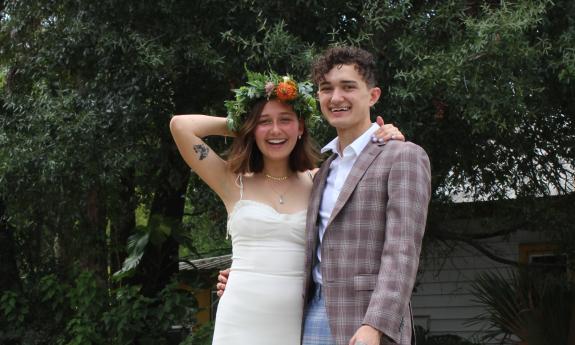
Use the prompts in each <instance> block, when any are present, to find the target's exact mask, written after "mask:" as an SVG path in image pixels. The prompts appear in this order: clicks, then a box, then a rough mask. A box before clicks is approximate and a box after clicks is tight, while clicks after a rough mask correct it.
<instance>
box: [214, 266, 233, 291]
mask: <svg viewBox="0 0 575 345" xmlns="http://www.w3.org/2000/svg"><path fill="white" fill-rule="evenodd" d="M229 275H230V269H229V268H226V269H225V270H223V271H220V274H219V275H218V283H217V284H216V289H217V290H218V292H217V294H218V297H222V295H223V294H224V291H225V290H226V284H227V283H228V276H229Z"/></svg>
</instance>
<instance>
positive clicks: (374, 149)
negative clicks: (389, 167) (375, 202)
mask: <svg viewBox="0 0 575 345" xmlns="http://www.w3.org/2000/svg"><path fill="white" fill-rule="evenodd" d="M381 146H382V144H372V143H368V144H367V146H366V147H365V149H364V150H363V151H362V152H361V153H360V154H359V157H357V160H356V161H355V163H354V164H353V167H352V168H351V171H350V172H349V175H348V176H347V178H346V180H345V182H344V183H343V186H342V188H341V192H340V193H339V196H338V198H337V201H336V202H335V206H334V207H333V211H332V212H331V216H330V218H329V221H328V222H327V226H326V229H327V228H328V227H329V225H330V224H331V222H332V221H333V220H334V219H335V217H336V216H337V214H338V213H339V211H341V209H342V208H343V206H344V205H345V203H346V202H347V200H348V199H349V197H350V196H351V193H352V192H353V190H354V189H355V187H356V186H357V184H358V183H359V180H361V178H362V177H363V175H364V174H365V172H366V171H367V168H369V166H370V165H371V163H372V162H373V160H374V159H375V157H377V155H378V154H379V153H380V152H381V150H382V149H383V147H381Z"/></svg>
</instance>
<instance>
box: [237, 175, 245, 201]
mask: <svg viewBox="0 0 575 345" xmlns="http://www.w3.org/2000/svg"><path fill="white" fill-rule="evenodd" d="M236 186H238V187H240V200H242V199H243V198H244V180H243V176H242V174H238V177H236Z"/></svg>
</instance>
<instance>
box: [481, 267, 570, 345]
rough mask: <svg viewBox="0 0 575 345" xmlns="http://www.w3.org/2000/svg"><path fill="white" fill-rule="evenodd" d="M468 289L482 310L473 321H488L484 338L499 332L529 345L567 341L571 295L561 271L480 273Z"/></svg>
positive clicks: (544, 344)
mask: <svg viewBox="0 0 575 345" xmlns="http://www.w3.org/2000/svg"><path fill="white" fill-rule="evenodd" d="M471 293H472V294H473V295H474V296H475V298H476V301H477V302H478V303H480V304H482V305H483V306H484V307H485V310H486V312H484V313H483V314H481V315H478V316H477V317H476V318H475V320H474V321H473V322H474V323H487V324H488V325H489V327H490V332H488V333H487V335H486V337H485V339H484V340H486V341H488V340H491V339H494V338H496V337H498V336H503V337H504V341H506V340H507V341H508V343H513V341H512V340H510V337H511V335H515V336H517V337H519V338H520V339H521V340H523V341H526V342H528V343H529V345H548V344H567V338H568V334H569V322H570V320H571V317H573V316H572V315H571V306H572V305H573V298H574V295H573V287H572V285H571V284H570V283H569V280H568V278H567V276H566V275H565V274H546V273H545V272H543V271H541V270H535V271H527V270H514V271H509V272H508V273H507V274H503V273H499V272H498V273H484V274H482V275H480V276H479V277H478V278H477V279H476V281H475V282H474V284H473V285H472V290H471Z"/></svg>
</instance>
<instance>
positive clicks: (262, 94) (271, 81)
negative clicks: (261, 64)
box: [225, 71, 321, 132]
mask: <svg viewBox="0 0 575 345" xmlns="http://www.w3.org/2000/svg"><path fill="white" fill-rule="evenodd" d="M246 72H247V77H248V81H247V84H246V85H244V86H241V87H240V88H239V89H234V90H233V91H234V93H235V94H236V97H235V99H233V100H228V101H226V102H225V106H226V109H227V111H228V117H227V120H226V121H227V125H228V129H229V130H230V131H232V132H237V131H238V130H239V129H240V127H241V126H242V124H243V122H244V120H245V118H246V115H247V114H248V112H249V110H250V108H251V107H252V106H253V105H254V104H255V103H256V102H257V101H259V100H262V99H266V100H270V99H277V100H279V101H281V102H284V103H287V104H290V105H291V106H292V107H293V110H294V112H295V113H296V114H297V116H298V117H299V118H302V117H303V119H304V120H305V124H306V126H307V128H308V129H309V128H312V127H313V126H314V125H315V124H316V123H317V122H318V121H319V120H320V119H321V117H320V115H319V112H318V110H317V104H316V100H315V97H314V96H313V84H312V83H311V82H309V81H304V82H300V83H296V82H295V81H294V80H293V79H292V78H291V77H290V76H285V77H280V76H279V75H277V74H275V73H273V72H269V73H268V74H262V73H257V72H250V71H246Z"/></svg>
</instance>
